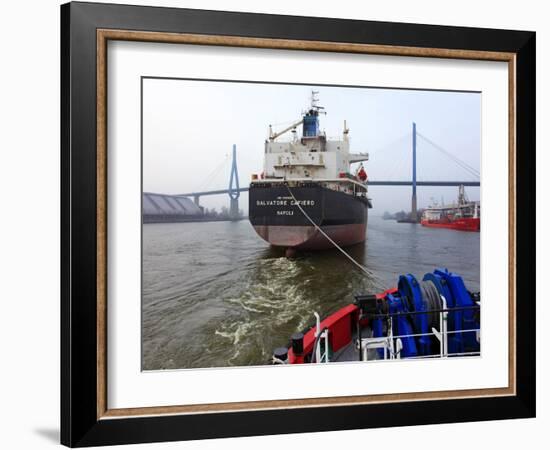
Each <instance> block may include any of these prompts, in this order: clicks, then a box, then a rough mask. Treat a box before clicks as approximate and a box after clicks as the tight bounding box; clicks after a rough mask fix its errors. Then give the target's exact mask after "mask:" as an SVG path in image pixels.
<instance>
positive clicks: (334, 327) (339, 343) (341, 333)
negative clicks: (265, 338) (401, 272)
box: [288, 288, 397, 364]
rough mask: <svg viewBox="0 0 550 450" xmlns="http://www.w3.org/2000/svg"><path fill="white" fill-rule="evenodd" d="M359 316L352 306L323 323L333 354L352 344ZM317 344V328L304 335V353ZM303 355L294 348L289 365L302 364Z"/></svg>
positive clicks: (390, 291) (382, 293)
mask: <svg viewBox="0 0 550 450" xmlns="http://www.w3.org/2000/svg"><path fill="white" fill-rule="evenodd" d="M396 291H397V288H392V289H388V290H387V291H384V292H381V293H379V294H376V298H378V299H382V298H384V297H385V296H386V295H387V294H393V293H395V292H396ZM357 314H359V308H358V307H357V306H356V305H354V304H350V305H347V306H344V307H343V308H341V309H339V310H338V311H336V312H335V313H333V314H331V315H330V316H328V317H327V318H325V319H323V320H322V321H321V330H323V329H325V328H328V330H329V343H330V346H331V348H332V351H333V352H337V351H338V350H340V349H341V348H343V347H345V346H346V345H348V344H350V343H351V339H352V325H353V323H354V322H355V320H357V317H356V316H357ZM361 325H367V323H366V322H362V323H361ZM314 343H315V326H313V327H312V328H311V329H310V330H309V331H307V332H306V333H305V334H304V353H303V355H307V354H308V353H310V352H311V351H312V350H313V344H314ZM303 355H300V356H297V355H295V354H294V352H293V351H292V348H289V350H288V362H289V364H301V363H303Z"/></svg>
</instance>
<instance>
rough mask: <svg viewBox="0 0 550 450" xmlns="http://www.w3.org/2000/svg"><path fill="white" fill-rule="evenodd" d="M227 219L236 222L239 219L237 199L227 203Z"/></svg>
mask: <svg viewBox="0 0 550 450" xmlns="http://www.w3.org/2000/svg"><path fill="white" fill-rule="evenodd" d="M229 218H230V219H231V220H237V219H238V218H239V199H238V198H231V199H230V202H229Z"/></svg>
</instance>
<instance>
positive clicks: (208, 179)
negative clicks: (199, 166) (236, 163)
mask: <svg viewBox="0 0 550 450" xmlns="http://www.w3.org/2000/svg"><path fill="white" fill-rule="evenodd" d="M228 161H229V155H228V154H226V155H225V158H224V159H223V161H222V162H221V163H220V164H218V166H216V167H215V168H214V170H212V171H211V172H210V173H209V174H208V175H207V176H206V177H205V181H204V182H203V183H202V185H201V187H200V188H199V189H196V190H195V191H196V192H199V191H203V190H204V189H206V187H207V186H209V185H210V183H211V182H212V181H213V180H214V178H215V177H217V176H218V174H219V173H220V172H221V171H222V170H223V169H224V168H225V165H226V164H227V162H228Z"/></svg>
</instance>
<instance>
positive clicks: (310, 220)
mask: <svg viewBox="0 0 550 450" xmlns="http://www.w3.org/2000/svg"><path fill="white" fill-rule="evenodd" d="M286 188H287V190H288V193H289V194H290V196H291V197H292V200H294V204H295V205H296V206H297V207H298V209H299V210H300V211H301V213H302V214H303V215H304V217H305V218H306V219H307V220H309V222H310V223H311V224H312V225H313V226H314V227H315V228H316V229H317V231H318V232H319V233H321V234H322V235H323V236H324V237H326V238H327V239H328V240H329V242H330V243H331V244H332V245H334V246H335V247H336V248H337V249H338V250H340V251H341V252H342V254H343V255H344V256H345V257H346V258H348V259H349V260H350V261H351V262H352V263H353V264H355V265H356V266H357V267H358V268H359V269H360V270H362V271H363V272H365V273H366V274H367V275H371V276H372V272H371V271H370V270H369V269H367V268H366V267H365V266H363V265H362V264H359V263H358V262H357V261H355V259H353V258H352V257H351V256H350V255H349V254H348V253H346V251H345V250H344V249H343V248H342V247H340V246H339V245H338V244H337V243H336V242H334V241H333V240H332V239H331V238H330V236H328V235H327V234H326V233H325V232H324V231H323V230H322V229H321V227H320V226H319V225H317V224H316V223H315V221H314V220H313V219H312V218H311V217H309V215H308V214H307V213H306V212H305V211H304V208H302V205H300V203H299V202H298V201H297V200H296V197H294V194H293V193H292V191H291V190H290V187H289V186H288V184H287V185H286Z"/></svg>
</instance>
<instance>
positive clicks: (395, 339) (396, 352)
mask: <svg viewBox="0 0 550 450" xmlns="http://www.w3.org/2000/svg"><path fill="white" fill-rule="evenodd" d="M440 298H441V303H442V308H441V311H440V312H439V328H440V329H439V330H438V329H436V328H435V327H432V331H431V333H412V334H402V335H397V336H396V335H394V334H393V317H392V316H390V317H389V326H388V331H387V336H381V337H367V338H361V343H360V344H359V342H357V348H358V349H359V348H360V349H361V350H362V354H361V360H362V361H379V360H380V359H378V358H375V359H371V360H369V358H368V350H372V349H382V350H383V358H382V359H383V360H387V359H401V349H402V348H403V342H402V339H405V338H412V337H422V336H435V337H436V338H437V340H438V341H439V348H440V352H439V354H431V355H420V356H409V357H407V359H428V358H447V357H448V356H476V355H480V352H479V351H478V352H453V353H449V346H448V340H449V335H452V334H462V333H474V332H475V333H476V340H477V342H479V341H480V330H479V328H472V329H467V330H454V331H449V330H448V327H447V319H448V315H449V311H448V308H447V300H446V299H445V297H444V296H443V295H441V296H440ZM476 304H477V305H478V306H479V302H476ZM422 313H423V314H424V312H422ZM425 313H426V314H429V313H430V312H429V311H426V312H425ZM357 341H358V340H357Z"/></svg>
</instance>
